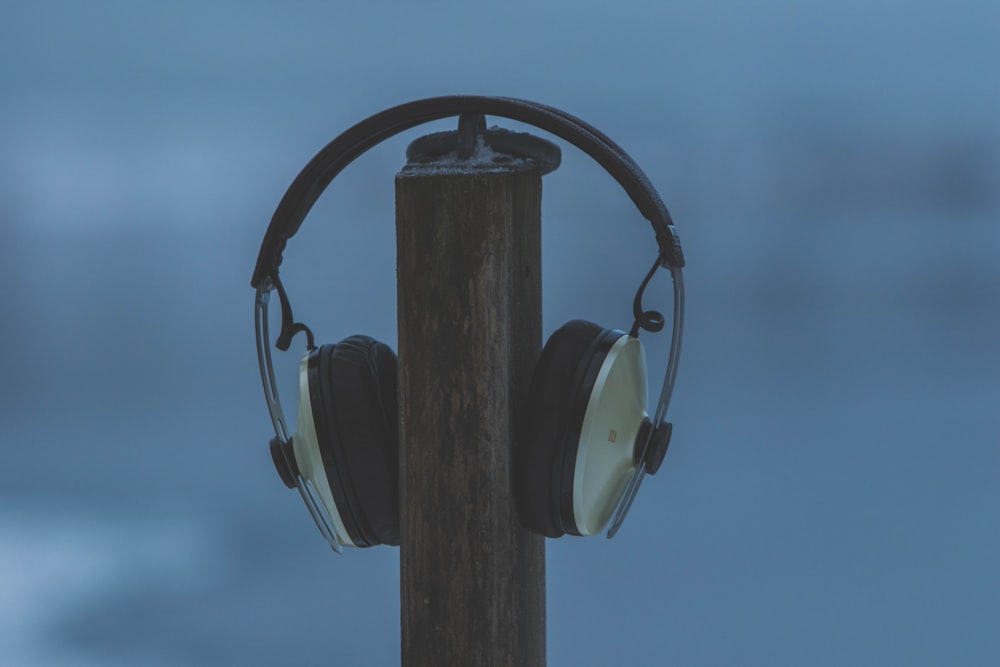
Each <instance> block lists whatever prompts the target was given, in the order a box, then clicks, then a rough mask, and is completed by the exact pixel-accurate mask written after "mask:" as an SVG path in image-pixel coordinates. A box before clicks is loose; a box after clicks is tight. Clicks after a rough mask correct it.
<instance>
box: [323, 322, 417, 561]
mask: <svg viewBox="0 0 1000 667" xmlns="http://www.w3.org/2000/svg"><path fill="white" fill-rule="evenodd" d="M396 378H397V371H396V355H395V354H394V353H393V351H392V350H391V349H390V348H389V347H388V346H387V345H385V344H383V343H380V342H378V341H376V340H374V339H372V338H369V337H368V336H351V337H350V338H346V339H344V340H343V341H341V342H340V343H338V344H337V345H332V346H331V345H324V346H322V347H321V348H320V373H319V374H318V380H319V382H318V384H319V392H317V396H318V397H319V398H320V403H319V405H317V404H316V402H315V401H314V403H313V414H314V415H316V414H317V411H319V413H320V414H321V415H322V417H321V418H320V419H317V420H316V421H317V423H324V424H325V425H326V426H327V428H326V429H324V430H325V431H326V434H325V435H326V437H327V438H328V439H326V438H324V437H323V436H320V435H319V433H317V435H318V436H319V437H320V450H321V451H323V450H327V449H328V450H329V453H330V454H332V455H333V456H332V459H333V461H332V462H334V463H335V465H337V466H338V467H339V470H331V469H330V464H329V463H328V459H327V456H326V453H327V452H324V459H323V461H324V464H325V465H326V468H327V477H328V478H329V479H330V483H331V485H332V484H334V483H336V482H335V479H336V480H337V481H339V483H340V484H341V487H342V490H343V496H344V497H345V498H346V501H347V504H348V508H347V509H348V511H347V512H346V513H345V512H341V514H342V515H343V514H348V515H350V516H351V518H352V519H353V523H354V526H353V528H354V530H351V526H349V525H345V527H347V528H348V532H350V533H351V538H352V540H354V542H355V544H357V545H358V546H373V545H376V544H390V545H393V546H396V545H398V544H399V473H398V461H399V457H398V447H399V445H398V442H399V438H398V426H397V414H398V410H397V407H396ZM345 523H346V522H345ZM355 533H357V535H355ZM355 537H357V538H358V539H355ZM359 540H360V541H359Z"/></svg>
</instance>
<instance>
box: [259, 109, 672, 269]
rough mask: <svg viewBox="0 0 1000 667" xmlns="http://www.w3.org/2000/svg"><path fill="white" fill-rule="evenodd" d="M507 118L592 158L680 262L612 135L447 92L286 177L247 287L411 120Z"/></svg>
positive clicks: (665, 221) (667, 254) (547, 113)
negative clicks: (328, 194)
mask: <svg viewBox="0 0 1000 667" xmlns="http://www.w3.org/2000/svg"><path fill="white" fill-rule="evenodd" d="M469 113H474V114H483V115H490V116H500V117H502V118H509V119H511V120H516V121H519V122H522V123H526V124H528V125H532V126H534V127H537V128H539V129H541V130H545V131H546V132H550V133H552V134H554V135H556V136H557V137H560V138H561V139H564V140H565V141H568V142H569V143H571V144H573V145H574V146H576V147H577V148H579V149H580V150H582V151H583V152H585V153H586V154H587V155H589V156H590V157H592V158H593V159H594V160H595V161H596V162H597V163H598V164H600V165H601V166H602V167H604V169H605V170H606V171H607V172H608V173H609V174H610V175H611V176H612V177H613V178H614V179H615V180H616V181H618V183H619V184H620V185H621V186H622V188H624V190H625V192H626V193H627V194H628V196H629V197H630V198H631V199H632V202H633V203H634V204H635V205H636V207H637V208H638V209H639V211H640V213H642V215H643V216H644V217H645V218H646V219H647V220H649V222H650V223H651V224H652V226H653V231H654V233H655V234H656V242H657V245H658V246H659V249H660V263H661V264H662V265H663V266H665V267H667V268H669V269H679V268H681V267H683V266H684V253H683V252H682V250H681V244H680V239H679V238H678V236H677V232H676V230H675V229H674V226H673V221H672V220H671V218H670V212H669V211H667V207H666V206H665V205H664V203H663V200H661V199H660V196H659V195H658V194H657V192H656V190H655V189H654V188H653V185H652V183H650V181H649V178H648V177H647V176H646V174H645V173H643V171H642V169H640V168H639V166H638V165H637V164H636V163H635V162H634V161H633V160H632V158H630V157H629V156H628V154H626V153H625V151H624V150H622V149H621V147H619V146H618V145H617V144H615V143H614V142H613V141H611V139H609V138H608V137H607V136H605V135H604V134H603V133H601V132H600V131H599V130H597V129H596V128H594V127H592V126H591V125H588V124H587V123H585V122H583V121H582V120H580V119H578V118H576V117H574V116H571V115H570V114H568V113H566V112H564V111H560V110H558V109H554V108H552V107H549V106H545V105H543V104H538V103H537V102H529V101H527V100H519V99H514V98H506V97H479V96H465V95H456V96H447V97H432V98H428V99H425V100H417V101H416V102H408V103H406V104H401V105H399V106H396V107H392V108H391V109H386V110H385V111H382V112H379V113H377V114H375V115H374V116H369V117H368V118H366V119H365V120H363V121H361V122H360V123H357V124H356V125H354V126H352V127H351V128H349V129H348V130H346V131H344V132H343V133H342V134H341V135H340V136H338V137H337V138H336V139H334V140H333V141H331V142H330V143H329V144H327V145H326V146H325V147H324V148H323V149H322V150H321V151H320V152H319V153H317V154H316V156H315V157H313V159H312V160H310V161H309V164H307V165H306V166H305V167H304V168H303V169H302V171H301V172H299V175H298V176H296V177H295V180H294V181H292V184H291V186H289V188H288V191H287V192H285V196H284V197H282V198H281V202H280V203H279V204H278V208H277V210H275V212H274V215H273V216H272V217H271V224H270V225H269V226H268V228H267V232H266V233H265V234H264V241H263V242H262V243H261V246H260V253H259V254H258V255H257V264H256V266H255V267H254V271H253V277H252V278H251V280H250V285H251V286H252V287H255V288H257V287H260V286H261V284H262V283H264V282H265V281H266V280H267V279H268V278H270V279H272V280H274V279H276V278H277V276H278V267H279V266H280V265H281V259H282V252H284V249H285V243H286V242H287V241H288V239H290V238H291V237H292V236H294V235H295V233H296V232H297V231H298V230H299V227H300V226H301V225H302V221H303V220H305V217H306V215H307V214H308V213H309V211H310V210H311V209H312V207H313V205H314V204H315V203H316V200H318V199H319V197H320V195H321V194H323V191H324V190H325V189H326V188H327V186H328V185H330V183H331V182H332V181H333V179H334V178H335V177H336V176H337V174H339V173H340V172H341V171H342V170H343V169H344V168H346V167H347V166H348V165H349V164H350V163H351V162H353V161H354V160H355V159H356V158H358V157H360V156H361V155H362V154H364V153H365V152H366V151H368V150H369V149H370V148H372V147H373V146H375V145H377V144H379V143H381V142H382V141H385V140H386V139H388V138H390V137H392V136H395V135H396V134H399V133H400V132H403V131H405V130H408V129H410V128H412V127H416V126H417V125H422V124H424V123H429V122H431V121H434V120H439V119H441V118H448V117H451V116H458V115H461V114H469Z"/></svg>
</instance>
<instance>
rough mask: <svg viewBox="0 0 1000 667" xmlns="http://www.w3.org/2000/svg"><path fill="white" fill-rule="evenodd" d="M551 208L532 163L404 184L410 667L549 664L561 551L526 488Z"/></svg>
mask: <svg viewBox="0 0 1000 667" xmlns="http://www.w3.org/2000/svg"><path fill="white" fill-rule="evenodd" d="M473 157H474V158H475V157H476V156H473ZM540 202H541V171H540V170H539V168H538V167H537V165H535V163H533V162H531V161H528V160H509V159H508V160H502V161H500V162H493V161H490V160H486V161H483V160H476V159H473V160H472V161H469V162H458V163H456V162H455V161H454V160H453V161H451V162H448V161H438V162H432V163H414V162H412V161H411V162H410V163H409V164H407V166H406V167H405V168H404V169H403V171H402V172H401V173H400V174H398V175H397V177H396V239H397V240H396V244H397V259H396V270H397V289H398V297H397V301H398V326H399V363H400V386H399V408H400V450H399V453H400V511H401V545H400V578H401V581H400V596H401V625H402V645H401V649H402V665H403V667H423V666H427V667H442V666H443V665H477V666H482V667H486V666H491V665H495V666H500V665H503V666H504V667H508V666H510V665H519V666H520V665H529V666H536V665H537V666H543V665H544V664H545V551H544V549H545V547H544V542H543V538H541V537H539V536H537V535H533V534H530V533H528V532H527V531H525V530H524V529H523V528H522V527H521V526H520V523H519V522H518V519H517V513H516V509H515V503H514V498H513V495H512V479H511V441H512V439H513V437H514V434H515V432H516V431H515V428H516V427H517V426H518V425H519V424H520V422H519V421H518V420H519V419H520V417H521V415H520V407H521V406H522V405H523V398H524V396H525V394H526V392H527V389H528V385H529V383H530V380H531V372H532V369H533V368H534V364H535V362H536V361H537V359H538V355H539V353H540V348H541V250H540V247H541V231H540V229H541V203H540Z"/></svg>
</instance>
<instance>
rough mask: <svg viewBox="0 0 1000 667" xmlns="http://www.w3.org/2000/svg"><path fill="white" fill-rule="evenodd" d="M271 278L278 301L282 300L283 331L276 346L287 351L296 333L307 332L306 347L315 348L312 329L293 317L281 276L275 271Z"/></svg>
mask: <svg viewBox="0 0 1000 667" xmlns="http://www.w3.org/2000/svg"><path fill="white" fill-rule="evenodd" d="M269 280H270V281H271V284H273V285H274V289H276V290H277V292H278V301H280V302H281V332H280V333H279V334H278V339H277V340H276V341H274V346H275V347H276V348H278V349H279V350H281V351H282V352H286V351H288V348H289V346H291V344H292V338H294V337H295V334H297V333H300V332H305V334H306V349H308V350H309V351H310V352H311V351H312V350H315V349H316V343H315V341H314V340H313V334H312V331H311V330H310V329H309V327H307V326H306V325H305V324H302V323H301V322H296V321H295V318H294V317H292V304H291V302H290V301H289V300H288V294H286V293H285V288H284V286H283V285H282V284H281V278H279V277H278V274H277V273H275V274H274V275H273V276H272V277H271V278H270V279H269Z"/></svg>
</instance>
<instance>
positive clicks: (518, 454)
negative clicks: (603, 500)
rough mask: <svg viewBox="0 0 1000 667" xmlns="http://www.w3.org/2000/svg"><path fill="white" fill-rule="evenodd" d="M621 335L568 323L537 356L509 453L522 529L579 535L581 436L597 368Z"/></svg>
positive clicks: (583, 323)
mask: <svg viewBox="0 0 1000 667" xmlns="http://www.w3.org/2000/svg"><path fill="white" fill-rule="evenodd" d="M624 335H625V334H624V332H621V331H617V330H612V329H602V328H601V327H600V326H598V325H596V324H594V323H592V322H586V321H584V320H573V321H571V322H568V323H567V324H565V325H563V326H562V327H560V328H559V329H558V330H556V331H555V333H553V334H552V336H551V337H550V338H549V340H548V342H547V343H546V344H545V347H544V349H543V350H542V355H541V357H540V358H539V360H538V365H537V366H536V367H535V373H534V375H533V376H532V380H531V387H530V389H529V391H528V405H527V407H526V411H525V417H526V419H525V423H524V426H523V428H522V434H521V437H520V438H518V442H517V444H516V447H515V449H514V476H515V496H516V498H517V504H518V512H519V514H520V517H521V521H522V523H523V524H524V525H525V527H527V528H528V529H530V530H532V531H534V532H536V533H541V534H542V535H545V536H547V537H560V536H562V535H564V534H566V533H571V534H574V535H578V534H579V531H578V530H577V527H576V520H575V518H574V515H573V475H574V470H575V467H576V453H577V448H578V445H579V439H580V431H581V428H582V424H583V418H584V415H585V414H586V411H587V403H588V401H589V399H590V393H591V391H592V389H593V387H594V381H595V380H596V378H597V374H598V372H599V371H600V368H601V364H602V363H603V362H604V359H605V357H606V356H607V354H608V351H609V350H610V349H611V348H612V347H613V346H614V344H615V342H616V341H617V340H618V339H619V338H621V337H622V336H624Z"/></svg>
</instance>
